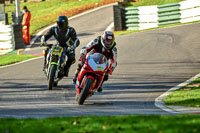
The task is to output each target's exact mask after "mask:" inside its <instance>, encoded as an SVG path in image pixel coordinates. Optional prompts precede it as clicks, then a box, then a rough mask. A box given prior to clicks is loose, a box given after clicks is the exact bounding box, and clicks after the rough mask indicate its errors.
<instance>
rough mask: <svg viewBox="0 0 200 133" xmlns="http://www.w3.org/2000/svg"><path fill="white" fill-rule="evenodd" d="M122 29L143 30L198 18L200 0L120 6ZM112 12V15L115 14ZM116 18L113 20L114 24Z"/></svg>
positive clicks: (199, 15)
mask: <svg viewBox="0 0 200 133" xmlns="http://www.w3.org/2000/svg"><path fill="white" fill-rule="evenodd" d="M120 9H121V12H122V16H121V17H122V18H121V20H123V22H122V23H124V24H122V25H121V28H119V29H122V30H143V29H149V28H155V27H159V26H162V25H169V24H175V23H187V22H192V21H198V20H200V0H186V1H182V2H179V3H172V4H165V5H159V6H157V5H153V6H140V7H126V8H120ZM115 15H116V14H115V12H114V16H115ZM115 22H117V20H114V25H118V24H115Z"/></svg>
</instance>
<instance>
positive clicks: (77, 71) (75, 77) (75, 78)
mask: <svg viewBox="0 0 200 133" xmlns="http://www.w3.org/2000/svg"><path fill="white" fill-rule="evenodd" d="M78 73H79V70H78V69H77V70H76V72H75V75H74V78H73V80H72V82H73V84H76V80H77V77H78Z"/></svg>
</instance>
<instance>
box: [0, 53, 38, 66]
mask: <svg viewBox="0 0 200 133" xmlns="http://www.w3.org/2000/svg"><path fill="white" fill-rule="evenodd" d="M35 57H37V56H32V55H4V56H0V66H5V65H9V64H13V63H16V62H20V61H24V60H28V59H31V58H35Z"/></svg>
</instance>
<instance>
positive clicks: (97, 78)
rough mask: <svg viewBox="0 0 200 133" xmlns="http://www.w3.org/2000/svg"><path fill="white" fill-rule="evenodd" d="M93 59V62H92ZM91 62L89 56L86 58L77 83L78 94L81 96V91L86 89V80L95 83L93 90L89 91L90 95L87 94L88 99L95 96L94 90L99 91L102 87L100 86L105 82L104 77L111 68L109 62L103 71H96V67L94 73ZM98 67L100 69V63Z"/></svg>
mask: <svg viewBox="0 0 200 133" xmlns="http://www.w3.org/2000/svg"><path fill="white" fill-rule="evenodd" d="M92 59H93V58H92ZM92 59H91V61H92ZM89 61H90V60H89V56H88V57H87V58H86V61H85V64H84V66H83V67H82V68H81V71H80V72H79V74H78V77H77V82H76V89H77V93H78V94H79V95H80V93H81V89H82V88H84V85H85V82H86V79H88V78H90V79H93V83H92V85H91V88H90V90H89V92H90V93H88V94H87V97H89V96H91V95H92V94H94V89H98V88H99V87H100V85H101V83H102V81H103V78H104V75H105V73H106V72H107V71H108V68H109V63H108V62H107V63H108V64H105V66H104V67H103V69H96V67H95V69H96V71H94V70H93V69H92V67H93V66H92V67H90V65H89ZM105 63H106V62H105ZM90 64H91V63H90ZM96 65H97V67H98V63H97V64H96ZM102 65H103V64H102ZM105 67H106V68H105Z"/></svg>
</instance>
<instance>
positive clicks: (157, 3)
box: [127, 0, 184, 7]
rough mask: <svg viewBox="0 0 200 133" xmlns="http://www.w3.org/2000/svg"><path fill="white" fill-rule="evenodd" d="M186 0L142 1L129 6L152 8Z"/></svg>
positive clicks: (131, 3)
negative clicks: (152, 6) (151, 6)
mask: <svg viewBox="0 0 200 133" xmlns="http://www.w3.org/2000/svg"><path fill="white" fill-rule="evenodd" d="M181 1H184V0H141V1H138V2H130V3H129V4H128V5H127V6H134V7H138V6H150V5H163V4H169V3H177V2H181Z"/></svg>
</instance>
